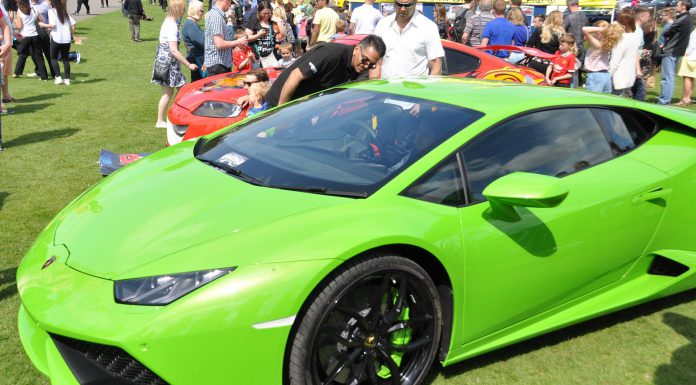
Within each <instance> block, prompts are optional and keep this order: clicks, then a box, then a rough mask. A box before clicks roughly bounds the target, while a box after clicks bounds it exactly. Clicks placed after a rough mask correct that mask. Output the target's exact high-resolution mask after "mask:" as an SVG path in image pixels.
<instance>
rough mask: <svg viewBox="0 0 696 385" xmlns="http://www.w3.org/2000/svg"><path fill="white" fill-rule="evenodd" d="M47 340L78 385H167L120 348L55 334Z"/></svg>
mask: <svg viewBox="0 0 696 385" xmlns="http://www.w3.org/2000/svg"><path fill="white" fill-rule="evenodd" d="M51 338H52V339H53V342H54V343H55V344H56V347H57V348H58V351H59V352H60V354H61V355H62V356H63V359H65V362H66V363H67V364H68V367H70V370H71V371H72V372H73V374H74V375H75V378H76V379H77V381H78V382H79V383H80V385H167V382H166V381H164V380H163V379H162V378H160V377H159V376H158V375H156V374H155V373H153V372H152V371H150V369H148V368H146V367H145V366H144V365H143V364H141V363H140V362H138V361H137V360H136V359H135V358H133V356H131V355H130V354H128V353H126V352H125V351H124V350H122V349H120V348H117V347H115V346H109V345H102V344H96V343H93V342H88V341H81V340H76V339H74V338H68V337H65V336H59V335H56V334H51Z"/></svg>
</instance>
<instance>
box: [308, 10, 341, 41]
mask: <svg viewBox="0 0 696 385" xmlns="http://www.w3.org/2000/svg"><path fill="white" fill-rule="evenodd" d="M316 10H317V11H316V12H314V19H313V20H312V36H311V39H310V41H309V44H308V45H307V47H311V46H313V45H314V44H316V43H319V42H324V41H329V40H330V39H331V36H332V35H335V34H336V22H337V21H338V14H337V13H336V11H334V10H333V9H332V8H331V0H318V1H317V7H316Z"/></svg>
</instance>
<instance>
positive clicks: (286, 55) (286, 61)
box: [278, 43, 295, 68]
mask: <svg viewBox="0 0 696 385" xmlns="http://www.w3.org/2000/svg"><path fill="white" fill-rule="evenodd" d="M278 51H280V56H282V58H281V59H280V60H279V61H278V64H280V66H281V67H282V68H288V67H290V65H291V64H292V63H294V62H295V58H294V57H293V56H292V44H290V43H283V44H281V45H280V48H279V49H278Z"/></svg>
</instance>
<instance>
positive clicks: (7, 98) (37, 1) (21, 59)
mask: <svg viewBox="0 0 696 385" xmlns="http://www.w3.org/2000/svg"><path fill="white" fill-rule="evenodd" d="M0 14H1V15H0V20H1V21H0V28H1V29H2V31H3V32H2V46H1V47H2V48H0V66H1V67H2V70H1V72H2V76H1V77H0V84H1V89H2V99H1V101H2V102H1V103H0V114H8V113H12V112H13V111H12V110H11V109H8V108H6V106H5V104H6V103H11V102H16V101H17V99H15V98H14V97H13V96H12V95H11V94H10V88H9V78H10V75H12V78H20V77H22V76H24V67H25V66H26V62H27V59H28V58H31V60H32V64H33V65H34V72H31V73H28V74H27V75H26V76H28V77H38V78H40V79H41V80H42V81H48V79H49V75H50V77H51V78H53V79H54V82H55V84H65V85H69V84H70V60H71V59H72V58H73V55H72V54H71V52H70V45H71V42H72V40H73V34H74V32H75V20H74V19H73V18H72V17H71V16H70V14H68V10H67V8H66V3H65V1H63V0H3V1H2V3H0ZM6 47H7V48H6ZM12 48H14V49H16V51H17V62H16V64H15V66H14V71H13V68H12V63H13V59H12ZM76 60H77V61H79V57H77V58H76ZM59 61H60V62H61V63H62V64H63V72H62V73H61V71H60V65H59ZM46 63H48V66H47V65H46ZM0 151H2V124H1V122H0Z"/></svg>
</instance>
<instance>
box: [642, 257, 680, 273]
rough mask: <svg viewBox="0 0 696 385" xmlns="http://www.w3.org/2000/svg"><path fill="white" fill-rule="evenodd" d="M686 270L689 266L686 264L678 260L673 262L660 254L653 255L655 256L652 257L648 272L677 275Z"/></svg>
mask: <svg viewBox="0 0 696 385" xmlns="http://www.w3.org/2000/svg"><path fill="white" fill-rule="evenodd" d="M688 270H689V267H688V266H686V265H682V264H681V263H679V262H675V261H673V260H671V259H669V258H665V257H663V256H661V255H655V258H653V261H652V263H651V264H650V268H649V269H648V274H651V275H664V276H667V277H678V276H680V275H682V274H684V273H686V272H687V271H688Z"/></svg>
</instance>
